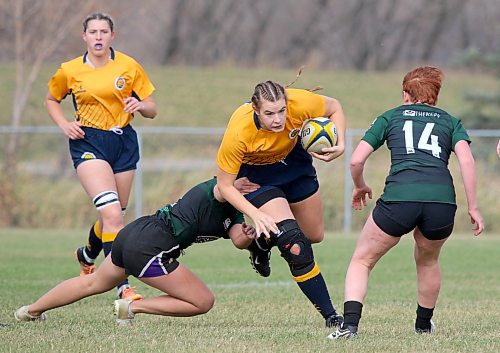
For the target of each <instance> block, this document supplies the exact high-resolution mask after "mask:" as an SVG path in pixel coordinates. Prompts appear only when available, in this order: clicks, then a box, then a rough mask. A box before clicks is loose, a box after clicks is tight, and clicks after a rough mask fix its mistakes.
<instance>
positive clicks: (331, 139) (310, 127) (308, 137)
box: [300, 117, 337, 154]
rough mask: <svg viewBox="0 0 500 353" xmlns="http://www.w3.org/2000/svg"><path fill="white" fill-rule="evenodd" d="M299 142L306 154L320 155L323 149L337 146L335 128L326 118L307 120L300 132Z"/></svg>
mask: <svg viewBox="0 0 500 353" xmlns="http://www.w3.org/2000/svg"><path fill="white" fill-rule="evenodd" d="M300 138H301V140H300V142H301V143H302V147H304V149H305V150H306V151H307V152H316V153H319V154H321V153H322V152H321V150H322V149H323V148H324V147H332V146H335V145H336V144H337V128H336V127H335V124H334V123H332V121H331V120H330V119H328V118H323V117H318V118H312V119H308V120H306V121H305V122H304V124H303V125H302V129H301V130H300Z"/></svg>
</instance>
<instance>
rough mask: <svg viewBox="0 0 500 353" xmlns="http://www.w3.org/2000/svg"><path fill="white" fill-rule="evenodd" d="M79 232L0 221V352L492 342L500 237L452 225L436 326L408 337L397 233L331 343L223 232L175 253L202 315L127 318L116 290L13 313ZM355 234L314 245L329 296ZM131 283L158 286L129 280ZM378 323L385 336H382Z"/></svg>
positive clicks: (275, 278)
mask: <svg viewBox="0 0 500 353" xmlns="http://www.w3.org/2000/svg"><path fill="white" fill-rule="evenodd" d="M84 237H85V236H84V232H83V231H76V230H72V231H62V230H54V231H52V230H20V229H18V230H10V229H2V230H0V241H1V244H2V247H1V248H0V259H1V261H0V274H1V275H0V286H1V288H2V291H1V293H0V322H1V323H7V324H8V326H7V327H5V328H0V341H1V344H0V352H35V351H37V352H167V351H169V352H331V351H339V352H374V353H375V352H377V353H378V352H386V353H390V352H470V351H473V352H498V351H500V333H499V331H498V326H497V325H498V322H499V319H500V308H499V306H498V293H499V291H500V282H499V281H498V256H497V252H498V248H499V246H500V237H483V238H473V237H472V236H470V235H453V237H452V238H451V239H450V241H449V242H448V243H447V244H446V245H445V248H444V250H443V255H442V272H443V286H442V291H441V295H440V299H439V301H438V305H437V309H436V311H435V317H434V319H435V322H436V324H437V329H438V330H437V332H436V333H435V334H433V335H423V336H422V335H415V334H414V333H413V330H412V327H413V321H414V316H415V305H416V304H415V302H416V299H415V282H416V279H415V269H414V264H413V260H412V249H413V241H412V240H411V237H408V236H407V237H405V238H403V240H402V241H401V243H400V244H399V245H398V246H397V247H396V248H395V249H393V250H392V251H391V252H390V253H389V254H387V256H386V257H384V258H383V259H382V260H381V261H380V263H379V264H378V265H377V267H376V268H375V270H374V271H373V273H372V277H371V281H370V288H369V292H368V297H367V300H366V303H365V309H364V313H363V314H364V315H363V318H362V321H361V326H360V336H359V337H358V338H357V339H355V340H351V341H339V342H331V341H329V340H327V339H326V338H325V337H326V335H327V334H328V333H329V332H330V330H328V329H326V328H324V327H323V320H322V319H321V317H320V315H319V314H318V313H316V312H315V310H314V309H313V308H312V306H311V305H310V304H309V302H308V301H307V300H306V299H305V297H304V296H303V295H302V294H301V292H300V291H299V289H298V288H297V286H296V285H295V284H294V283H293V282H292V280H291V279H290V275H289V273H288V269H287V267H286V265H285V263H284V261H283V260H282V259H281V258H280V256H279V255H278V253H277V252H274V253H273V256H272V260H271V262H272V274H271V277H270V278H267V279H263V278H260V277H259V276H258V275H257V274H255V273H254V272H253V270H252V269H251V267H250V265H249V262H248V259H247V253H246V252H245V251H239V250H237V249H235V248H233V247H232V245H231V244H230V242H229V241H222V240H221V241H217V242H213V243H209V244H199V245H194V246H193V247H191V248H188V249H187V251H186V256H184V257H182V258H181V261H182V262H183V263H184V264H185V265H186V266H188V267H189V268H190V269H191V270H193V271H194V272H195V273H196V274H197V275H198V276H199V277H200V278H202V279H203V280H204V281H205V282H206V283H207V284H208V285H209V287H210V288H211V289H212V290H213V291H214V293H215V296H216V305H215V307H214V308H213V309H212V310H211V311H210V312H209V313H207V314H206V315H202V316H198V317H193V318H170V317H157V316H148V315H137V316H136V320H135V323H134V325H133V326H132V327H118V326H116V325H115V323H114V320H113V316H112V302H113V300H114V291H112V292H109V293H106V294H101V295H98V296H94V297H91V298H86V299H84V300H82V301H80V302H78V303H74V304H72V305H70V306H67V307H64V308H59V309H55V310H53V311H50V312H49V313H48V316H49V320H48V321H47V322H45V323H17V322H15V320H14V318H13V311H14V310H15V309H16V308H17V307H19V306H21V305H24V304H27V303H30V302H32V301H33V300H35V299H36V298H37V297H38V296H40V295H41V294H43V293H44V292H45V291H47V290H48V289H50V288H51V287H52V286H54V285H55V284H57V283H59V282H60V281H62V280H64V279H66V278H68V277H71V276H74V275H75V274H76V273H77V272H78V270H79V269H78V266H77V264H76V263H75V261H74V259H73V256H72V250H73V249H74V248H75V247H76V246H78V245H80V243H81V242H82V241H83V240H84ZM355 238H356V237H355V236H344V235H342V236H341V235H338V234H329V235H328V236H327V239H326V240H325V241H324V242H323V243H322V244H318V245H316V246H315V248H314V249H315V253H316V258H317V261H318V263H319V264H320V267H321V269H322V272H323V274H324V276H325V279H326V281H327V284H328V286H329V289H330V293H331V295H332V299H333V302H334V304H335V305H336V306H337V307H341V305H340V304H341V302H342V291H343V278H344V274H345V270H346V268H347V264H348V261H349V259H350V256H351V254H352V251H353V249H354V246H355V241H356V239H355ZM132 282H133V284H135V285H137V286H138V288H139V289H140V292H141V293H143V294H145V295H146V296H153V295H155V294H157V292H156V291H155V290H153V289H150V288H148V287H145V285H143V284H142V283H140V282H139V281H137V280H135V279H132ZM382 332H383V334H382Z"/></svg>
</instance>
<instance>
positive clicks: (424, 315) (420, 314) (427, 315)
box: [415, 304, 434, 332]
mask: <svg viewBox="0 0 500 353" xmlns="http://www.w3.org/2000/svg"><path fill="white" fill-rule="evenodd" d="M433 314H434V308H432V309H428V308H424V307H422V306H420V304H417V319H416V320H415V330H417V331H429V332H430V330H431V319H432V315H433Z"/></svg>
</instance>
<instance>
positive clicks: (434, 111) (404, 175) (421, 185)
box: [363, 104, 470, 204]
mask: <svg viewBox="0 0 500 353" xmlns="http://www.w3.org/2000/svg"><path fill="white" fill-rule="evenodd" d="M363 140H364V141H366V142H367V143H369V144H370V145H371V146H372V147H373V148H374V150H377V149H378V148H379V147H380V146H382V145H383V144H384V142H386V143H387V148H389V150H390V151H391V169H390V172H389V175H388V176H387V179H386V181H385V188H384V192H383V194H382V196H381V197H380V198H381V199H382V200H384V201H422V202H441V203H451V204H455V202H456V200H455V188H454V187H453V178H452V177H451V174H450V171H449V170H448V161H449V159H450V154H451V151H453V148H454V146H455V144H456V143H457V142H458V141H460V140H465V141H467V142H469V143H470V139H469V136H468V135H467V132H466V131H465V129H464V128H463V127H462V123H461V122H460V120H458V119H457V118H455V117H453V116H451V115H450V114H448V113H447V112H445V111H444V110H441V109H439V108H436V107H433V106H429V105H426V104H411V105H401V106H399V107H397V108H394V109H391V110H388V111H387V112H385V113H384V114H382V115H380V116H379V117H377V118H376V119H375V121H374V122H373V123H372V126H371V127H370V128H369V129H368V130H367V131H366V133H365V135H364V137H363Z"/></svg>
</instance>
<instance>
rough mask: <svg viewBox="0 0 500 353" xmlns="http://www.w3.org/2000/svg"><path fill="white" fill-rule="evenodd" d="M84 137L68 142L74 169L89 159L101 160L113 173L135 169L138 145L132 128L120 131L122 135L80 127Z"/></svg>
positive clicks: (128, 127) (126, 127)
mask: <svg viewBox="0 0 500 353" xmlns="http://www.w3.org/2000/svg"><path fill="white" fill-rule="evenodd" d="M82 130H83V131H85V137H84V138H83V139H79V140H69V150H70V153H71V158H72V159H73V166H74V167H75V169H76V168H77V167H78V166H79V165H80V164H81V163H83V162H85V161H88V160H90V159H102V160H105V161H106V162H108V163H109V165H110V166H111V168H112V169H113V172H114V173H115V174H116V173H120V172H125V171H127V170H134V169H137V162H139V143H138V142H137V134H136V132H135V130H134V129H133V128H132V126H130V125H127V126H125V127H124V128H123V129H121V131H122V133H121V134H120V133H119V132H118V133H117V132H114V131H108V130H100V129H94V128H91V127H82Z"/></svg>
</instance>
